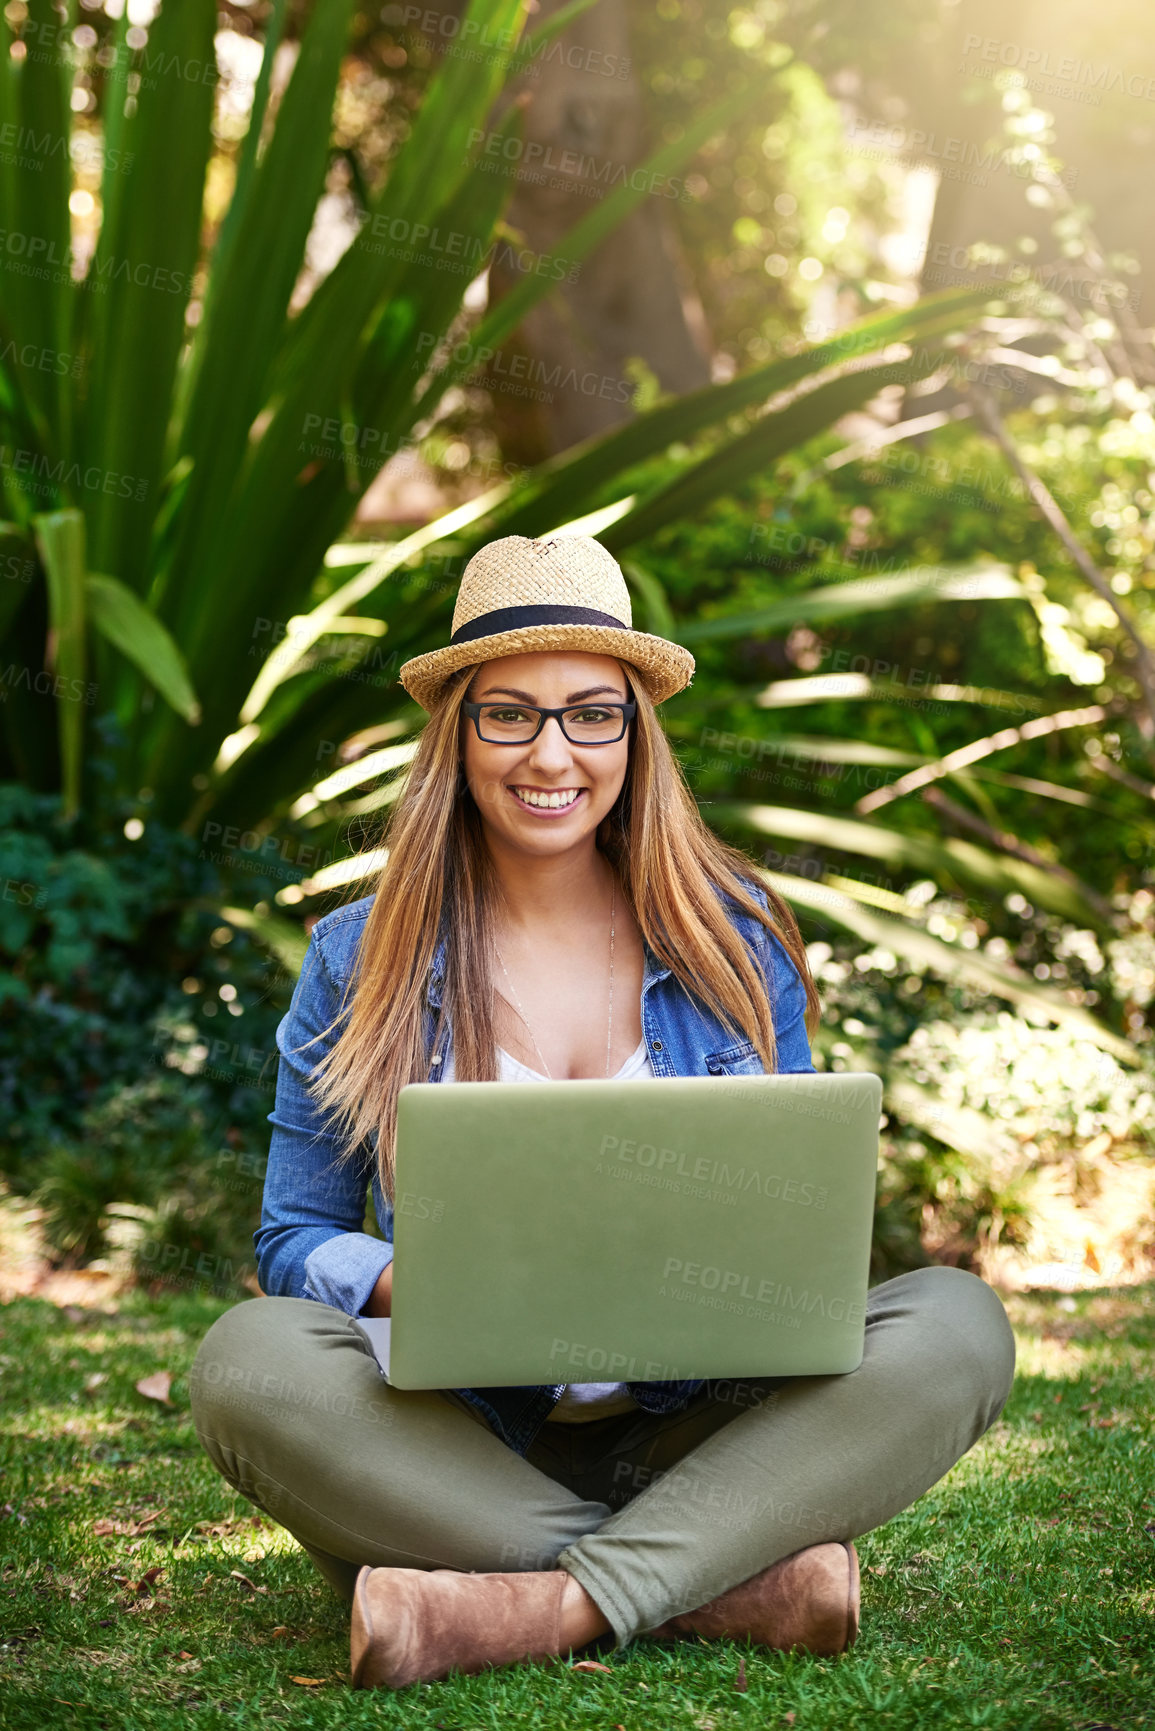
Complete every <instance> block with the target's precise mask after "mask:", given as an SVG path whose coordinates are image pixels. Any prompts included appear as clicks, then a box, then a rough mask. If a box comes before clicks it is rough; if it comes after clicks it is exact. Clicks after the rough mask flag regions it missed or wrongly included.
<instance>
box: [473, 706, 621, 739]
mask: <svg viewBox="0 0 1155 1731" xmlns="http://www.w3.org/2000/svg"><path fill="white" fill-rule="evenodd" d="M538 720H539V715H538V711H537V710H536V709H534V708H531V707H529V706H528V705H525V704H520V703H518V704H511V703H486V704H483V705H482V709H481V714H480V715H479V717H478V721H479V722H480V725H481V737H482V738H483V739H487V740H489V741H490V743H491V744H509V745H516V744H518V743H519V742H520V741H522V740H528V739H532V738H533V736H534V734H535V733H536V732H537V727H538ZM562 731H563V732H564V733H565V736H566V738H567V739H569V740H570V741H572V743H573V744H574V745H583V744H584V745H602V744H606V743H608V742H609V741H611V740H614V739H620V738H621V737H622V734H623V733H624V732H625V717H624V715H623V714H622V711H621V710H620V709H607V708H603V707H602V706H601V705H600V704H589V703H587V704H583V705H581V706H579V707H577V708H574V709H567V710H566V711H565V714H564V715H563V717H562Z"/></svg>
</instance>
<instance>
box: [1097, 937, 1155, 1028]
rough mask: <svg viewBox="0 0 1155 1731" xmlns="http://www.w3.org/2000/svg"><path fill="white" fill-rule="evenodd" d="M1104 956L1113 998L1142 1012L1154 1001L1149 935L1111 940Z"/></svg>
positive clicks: (1154, 957) (1153, 946)
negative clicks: (1109, 974) (1108, 960)
mask: <svg viewBox="0 0 1155 1731" xmlns="http://www.w3.org/2000/svg"><path fill="white" fill-rule="evenodd" d="M1107 954H1108V956H1109V957H1110V971H1111V986H1112V989H1113V991H1114V993H1115V996H1116V997H1117V998H1118V999H1120V1001H1121V1002H1122V1003H1125V1004H1134V1005H1135V1006H1136V1008H1137V1009H1143V1008H1144V1007H1145V1006H1146V1005H1147V1004H1149V1003H1150V1002H1151V1000H1152V998H1155V938H1153V937H1152V936H1151V933H1150V932H1145V931H1136V932H1128V933H1127V935H1126V936H1125V937H1122V938H1112V939H1111V941H1110V942H1109V943H1108V945H1107Z"/></svg>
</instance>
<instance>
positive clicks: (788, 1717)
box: [782, 1713, 798, 1725]
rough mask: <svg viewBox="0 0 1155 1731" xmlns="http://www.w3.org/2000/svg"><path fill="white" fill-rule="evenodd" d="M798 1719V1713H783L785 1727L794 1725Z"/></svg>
mask: <svg viewBox="0 0 1155 1731" xmlns="http://www.w3.org/2000/svg"><path fill="white" fill-rule="evenodd" d="M797 1717H798V1715H797V1713H783V1715H782V1723H783V1725H793V1723H794V1721H795V1719H797Z"/></svg>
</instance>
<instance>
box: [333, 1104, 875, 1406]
mask: <svg viewBox="0 0 1155 1731" xmlns="http://www.w3.org/2000/svg"><path fill="white" fill-rule="evenodd" d="M881 1103H882V1083H881V1081H880V1079H879V1078H878V1077H877V1076H873V1075H866V1074H862V1073H852V1074H839V1075H831V1074H817V1075H786V1076H773V1075H770V1076H767V1075H761V1074H757V1075H752V1076H694V1077H673V1078H669V1079H662V1080H661V1081H660V1082H647V1083H646V1084H645V1085H644V1086H643V1085H641V1084H639V1083H638V1082H637V1081H630V1082H613V1081H607V1082H603V1081H597V1080H594V1079H585V1078H582V1079H579V1080H575V1081H551V1082H541V1083H537V1082H516V1083H502V1082H456V1083H454V1084H453V1085H452V1086H451V1087H446V1086H445V1085H444V1084H442V1083H428V1082H418V1083H411V1084H410V1085H409V1086H407V1087H405V1088H403V1089H402V1091H401V1095H400V1099H399V1102H398V1114H397V1175H396V1185H395V1201H394V1227H393V1230H394V1245H395V1251H396V1259H397V1263H396V1273H395V1275H394V1282H393V1301H392V1313H393V1314H392V1316H391V1317H390V1318H389V1319H380V1318H371V1317H358V1318H357V1319H356V1320H357V1322H358V1324H359V1326H360V1327H361V1328H363V1329H364V1331H365V1333H366V1334H367V1335H368V1337H369V1339H370V1342H371V1343H372V1345H373V1349H374V1352H375V1354H376V1356H377V1359H378V1362H379V1364H380V1365H381V1369H382V1371H383V1372H384V1374H385V1375H386V1377H387V1378H388V1380H389V1382H390V1383H391V1384H392V1386H394V1387H396V1388H401V1389H431V1388H463V1387H464V1388H486V1387H495V1386H496V1387H507V1386H514V1385H517V1386H521V1385H529V1384H534V1385H536V1384H549V1385H556V1384H559V1383H570V1382H681V1381H685V1380H689V1379H695V1380H696V1379H699V1378H700V1379H709V1378H716V1377H717V1378H721V1377H726V1378H728V1377H767V1376H818V1375H823V1374H829V1373H832V1372H843V1371H850V1370H854V1369H856V1368H857V1366H858V1365H859V1364H860V1363H861V1361H862V1354H863V1345H864V1339H865V1315H866V1287H867V1276H868V1270H869V1262H870V1242H871V1226H872V1219H873V1211H874V1195H875V1178H876V1171H877V1164H878V1130H879V1111H880V1108H881Z"/></svg>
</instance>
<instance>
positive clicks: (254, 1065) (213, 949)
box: [0, 760, 294, 1273]
mask: <svg viewBox="0 0 1155 1731" xmlns="http://www.w3.org/2000/svg"><path fill="white" fill-rule="evenodd" d="M98 764H99V760H98ZM203 851H204V850H198V848H197V845H196V843H195V842H194V841H193V840H192V838H191V837H189V836H187V835H184V834H182V833H181V832H179V831H174V830H171V829H166V828H165V826H163V825H161V824H156V823H150V824H149V825H148V826H147V827H146V828H145V829H144V830H143V833H142V834H140V835H139V836H138V837H137V838H136V839H135V840H131V839H129V837H128V836H126V835H125V834H123V833H121V834H120V835H116V834H115V833H110V832H109V831H108V830H106V829H104V828H103V827H102V826H101V825H100V824H93V823H91V822H90V821H89V820H87V819H86V818H83V817H81V818H74V819H65V818H63V817H62V816H61V809H60V801H59V798H58V797H57V796H53V795H44V794H35V793H32V792H30V791H29V790H28V789H26V788H22V787H20V786H16V785H11V784H9V785H0V882H2V886H3V893H2V894H0V958H2V960H3V964H4V971H3V974H2V975H0V978H2V979H3V981H4V997H3V1000H2V1001H0V1108H2V1111H3V1122H4V1128H3V1134H2V1135H0V1171H2V1172H3V1173H4V1174H5V1175H6V1176H7V1177H8V1178H9V1180H10V1182H11V1183H13V1184H14V1185H15V1186H16V1187H18V1188H19V1189H21V1190H24V1191H29V1192H32V1193H34V1194H35V1195H36V1197H37V1199H38V1201H39V1202H40V1203H41V1204H42V1206H43V1207H44V1208H45V1210H46V1230H47V1233H48V1238H49V1242H50V1244H51V1245H52V1247H53V1248H54V1250H55V1251H56V1252H57V1253H58V1254H59V1255H60V1256H62V1257H67V1258H68V1259H69V1260H71V1261H73V1262H79V1261H84V1260H86V1259H87V1258H89V1257H91V1256H94V1255H99V1254H101V1253H102V1252H103V1251H104V1249H105V1248H106V1246H107V1240H108V1234H109V1228H110V1224H111V1220H112V1216H111V1214H110V1209H111V1208H112V1207H113V1205H115V1204H130V1205H133V1206H137V1207H140V1208H142V1209H144V1208H153V1209H156V1210H159V1211H160V1214H161V1215H162V1216H165V1215H166V1207H169V1206H171V1205H172V1204H173V1203H174V1202H176V1203H179V1206H180V1214H179V1219H178V1220H177V1221H176V1222H175V1223H174V1226H173V1230H175V1229H176V1227H180V1228H181V1229H182V1230H184V1231H186V1232H190V1231H191V1232H193V1233H196V1234H199V1235H200V1248H201V1249H205V1250H211V1251H212V1253H213V1254H217V1255H227V1256H231V1257H232V1258H234V1259H237V1264H238V1267H239V1266H240V1263H241V1262H242V1261H243V1262H247V1261H249V1260H250V1259H251V1240H250V1238H249V1234H251V1231H252V1226H253V1223H254V1219H255V1215H256V1213H257V1211H258V1210H259V1199H260V1175H261V1170H262V1169H263V1160H264V1150H265V1148H266V1147H267V1141H268V1125H267V1123H266V1121H265V1119H266V1114H267V1113H268V1112H269V1111H271V1109H272V1103H273V1089H274V1086H275V1080H276V1048H275V1041H274V1036H275V1032H276V1025H277V1022H278V1021H279V1019H280V1017H281V1016H282V1015H283V1014H284V1011H285V1009H286V1008H287V1004H288V997H289V993H290V991H291V987H292V981H293V977H294V976H293V975H292V974H291V973H286V972H284V971H282V969H281V967H280V966H279V964H277V963H276V962H275V961H270V956H269V951H268V949H267V948H266V947H265V945H264V944H261V943H258V942H257V941H256V940H255V939H253V938H251V937H250V936H249V934H248V933H247V932H245V931H243V930H240V929H239V928H235V927H232V926H228V925H224V924H222V922H221V918H220V915H219V913H218V911H217V910H218V908H219V905H220V902H221V900H222V898H223V894H224V882H225V880H224V878H223V876H222V873H221V871H220V869H219V868H218V867H216V866H215V865H213V864H211V863H209V862H208V861H206V860H205V859H204V858H203V857H201V856H202V854H203ZM279 881H280V880H279V879H278V878H275V877H274V878H270V877H268V876H258V877H256V878H252V877H250V878H248V879H247V880H246V888H247V889H249V890H250V891H255V892H257V893H260V891H261V890H262V889H264V891H265V893H266V894H268V895H270V896H271V895H272V893H273V891H274V889H275V887H276V886H277V884H278V883H279ZM258 1150H260V1151H261V1152H260V1159H259V1161H258V1158H257V1151H258ZM166 1217H167V1216H166ZM146 1228H147V1235H148V1236H150V1237H151V1239H152V1240H153V1241H154V1242H159V1241H160V1240H162V1239H164V1241H165V1242H167V1241H168V1239H167V1238H165V1233H166V1231H167V1228H165V1227H164V1224H163V1220H155V1221H151V1222H149V1221H146V1222H145V1224H144V1225H143V1226H142V1229H141V1231H142V1233H144V1232H145V1230H146ZM139 1236H141V1234H138V1237H139ZM169 1236H170V1237H171V1233H169ZM159 1254H160V1252H159V1251H158V1252H157V1255H159ZM153 1272H154V1273H155V1272H157V1270H154V1271H153Z"/></svg>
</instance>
